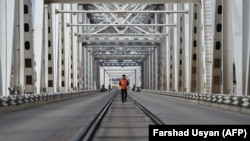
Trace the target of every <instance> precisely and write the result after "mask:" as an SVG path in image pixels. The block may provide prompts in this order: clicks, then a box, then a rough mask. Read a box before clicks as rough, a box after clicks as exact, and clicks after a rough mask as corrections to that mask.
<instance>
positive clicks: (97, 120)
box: [70, 91, 165, 141]
mask: <svg viewBox="0 0 250 141" xmlns="http://www.w3.org/2000/svg"><path fill="white" fill-rule="evenodd" d="M117 93H118V91H112V94H113V95H112V97H111V98H110V99H109V100H108V102H107V103H106V104H105V105H104V107H103V108H102V109H101V110H99V111H98V112H97V114H96V116H95V117H93V118H91V120H90V122H89V124H88V125H87V128H86V126H83V127H82V128H80V129H79V130H78V132H77V133H76V134H75V135H74V136H73V137H72V138H71V139H70V141H91V140H93V138H94V137H95V133H96V132H97V130H98V129H99V127H100V125H101V123H102V120H103V119H104V118H105V116H106V113H107V112H108V110H109V109H110V107H111V105H112V103H113V101H114V99H115V98H116V96H117V95H119V94H117ZM128 98H129V99H130V100H131V101H132V103H133V104H135V106H137V107H138V108H139V109H140V110H141V111H142V112H143V113H145V115H146V116H148V117H149V118H150V119H151V121H152V122H153V123H154V124H156V125H163V124H165V123H164V122H163V121H162V120H161V119H159V118H158V117H157V116H156V115H154V114H153V113H152V112H150V111H149V110H148V109H147V108H145V107H144V106H142V105H141V104H140V103H138V102H137V101H136V100H135V99H133V98H132V97H131V96H129V95H128Z"/></svg>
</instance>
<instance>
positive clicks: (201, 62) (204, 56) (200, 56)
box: [196, 3, 212, 93]
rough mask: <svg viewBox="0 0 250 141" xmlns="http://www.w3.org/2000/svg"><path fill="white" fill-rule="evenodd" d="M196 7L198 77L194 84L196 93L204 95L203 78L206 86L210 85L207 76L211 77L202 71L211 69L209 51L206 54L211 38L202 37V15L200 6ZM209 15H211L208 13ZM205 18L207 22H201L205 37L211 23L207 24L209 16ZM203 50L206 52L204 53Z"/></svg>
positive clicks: (208, 32)
mask: <svg viewBox="0 0 250 141" xmlns="http://www.w3.org/2000/svg"><path fill="white" fill-rule="evenodd" d="M209 4H210V3H209ZM196 6H197V50H196V51H197V66H198V67H197V74H198V75H197V81H196V82H197V83H196V84H197V92H199V93H204V92H206V84H205V78H206V76H207V78H206V82H207V84H210V83H209V82H210V80H209V79H210V78H211V77H210V78H209V77H208V76H211V75H210V74H211V71H210V73H208V72H207V75H206V74H205V71H204V70H205V66H207V69H206V70H207V71H208V70H209V68H211V63H210V62H209V59H210V60H211V58H212V57H211V51H210V52H208V50H209V47H211V45H212V43H211V42H212V41H211V40H212V38H209V40H208V39H204V38H203V37H202V23H201V22H202V20H201V19H202V14H201V13H202V12H201V10H202V6H201V5H199V4H197V5H196ZM207 9H210V8H207ZM204 11H205V10H204ZM204 14H208V13H204ZM209 14H211V13H210V12H209ZM206 17H207V18H206V20H207V21H203V22H204V23H203V24H204V25H205V26H204V29H203V30H204V33H205V36H209V35H210V32H211V26H209V25H211V24H212V23H209V22H208V21H210V20H209V19H210V18H211V17H210V16H206ZM208 17H209V18H208ZM209 37H210V36H209ZM202 40H204V42H203V43H204V45H203V44H202ZM210 44H211V45H210ZM206 48H207V49H206ZM205 50H207V51H206V52H205ZM210 50H211V49H210ZM208 58H209V59H208ZM205 60H206V61H205ZM208 65H210V67H208ZM205 75H206V76H205ZM208 90H210V89H209V88H208Z"/></svg>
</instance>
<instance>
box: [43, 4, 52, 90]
mask: <svg viewBox="0 0 250 141" xmlns="http://www.w3.org/2000/svg"><path fill="white" fill-rule="evenodd" d="M53 48H54V47H53V25H52V6H51V5H45V7H44V51H43V52H44V62H43V68H44V70H43V71H44V72H43V73H44V76H43V77H44V78H43V82H42V91H43V92H48V93H52V92H54V57H53V56H54V53H53Z"/></svg>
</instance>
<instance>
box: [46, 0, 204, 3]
mask: <svg viewBox="0 0 250 141" xmlns="http://www.w3.org/2000/svg"><path fill="white" fill-rule="evenodd" d="M44 2H45V3H81V4H91V3H107V4H109V3H148V4H164V3H198V4H200V0H101V1H100V0H44Z"/></svg>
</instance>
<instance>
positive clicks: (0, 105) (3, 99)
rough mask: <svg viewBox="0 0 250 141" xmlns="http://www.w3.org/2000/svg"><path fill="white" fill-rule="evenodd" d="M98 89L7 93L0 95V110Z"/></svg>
mask: <svg viewBox="0 0 250 141" xmlns="http://www.w3.org/2000/svg"><path fill="white" fill-rule="evenodd" d="M99 91H100V90H85V91H79V92H65V93H50V94H48V93H41V94H37V95H34V94H24V95H9V96H0V110H2V109H6V108H9V107H17V106H19V105H27V104H34V105H35V104H36V103H42V102H43V103H51V102H54V101H60V100H63V99H69V98H73V97H78V96H83V95H87V94H92V93H96V92H99Z"/></svg>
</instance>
